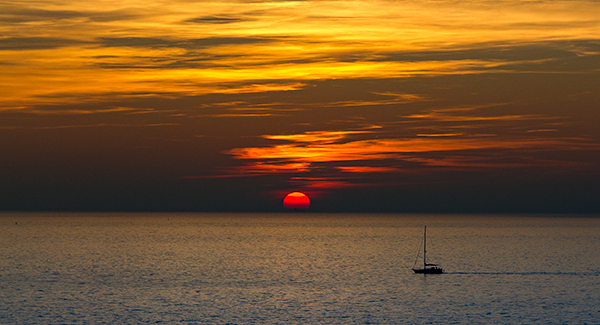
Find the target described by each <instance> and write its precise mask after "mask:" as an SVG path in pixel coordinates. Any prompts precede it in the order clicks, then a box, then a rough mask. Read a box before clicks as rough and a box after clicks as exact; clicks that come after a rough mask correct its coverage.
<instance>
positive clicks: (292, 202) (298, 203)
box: [283, 192, 310, 211]
mask: <svg viewBox="0 0 600 325" xmlns="http://www.w3.org/2000/svg"><path fill="white" fill-rule="evenodd" d="M283 207H284V208H286V209H288V210H296V211H298V210H302V211H303V210H306V209H308V207H310V199H309V198H308V196H307V195H306V194H304V193H301V192H292V193H290V194H288V195H286V196H285V198H284V199H283Z"/></svg>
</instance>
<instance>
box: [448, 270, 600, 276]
mask: <svg viewBox="0 0 600 325" xmlns="http://www.w3.org/2000/svg"><path fill="white" fill-rule="evenodd" d="M444 273H446V274H458V275H460V274H468V275H477V274H481V275H575V276H600V271H596V272H444Z"/></svg>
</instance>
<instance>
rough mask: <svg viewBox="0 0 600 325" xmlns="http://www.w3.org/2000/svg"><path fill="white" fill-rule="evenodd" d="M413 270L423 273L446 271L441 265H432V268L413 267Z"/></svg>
mask: <svg viewBox="0 0 600 325" xmlns="http://www.w3.org/2000/svg"><path fill="white" fill-rule="evenodd" d="M413 271H414V272H415V273H422V274H442V273H444V270H443V269H441V268H439V267H430V268H426V269H413Z"/></svg>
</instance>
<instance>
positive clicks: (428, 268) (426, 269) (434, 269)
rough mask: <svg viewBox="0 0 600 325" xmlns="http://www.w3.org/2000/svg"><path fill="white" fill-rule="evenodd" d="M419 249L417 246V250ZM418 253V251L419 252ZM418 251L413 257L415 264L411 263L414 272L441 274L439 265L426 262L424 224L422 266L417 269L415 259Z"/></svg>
mask: <svg viewBox="0 0 600 325" xmlns="http://www.w3.org/2000/svg"><path fill="white" fill-rule="evenodd" d="M420 250H421V249H420V248H419V251H420ZM419 253H420V252H419ZM419 253H417V258H416V259H415V264H414V265H413V269H412V270H413V271H414V272H415V273H424V274H442V273H444V270H443V269H442V268H441V267H439V266H438V265H437V264H431V263H427V226H425V230H424V233H423V268H422V269H417V268H416V266H417V261H418V260H419Z"/></svg>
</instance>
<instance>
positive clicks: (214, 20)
mask: <svg viewBox="0 0 600 325" xmlns="http://www.w3.org/2000/svg"><path fill="white" fill-rule="evenodd" d="M241 21H244V19H241V18H235V17H229V16H203V17H197V18H190V19H187V20H186V21H185V22H187V23H197V24H231V23H237V22H241Z"/></svg>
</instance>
